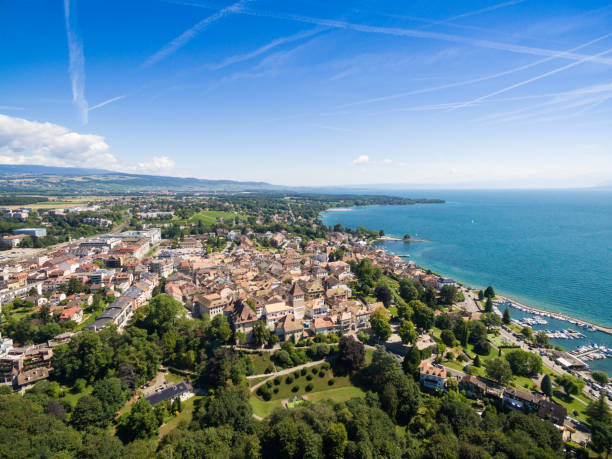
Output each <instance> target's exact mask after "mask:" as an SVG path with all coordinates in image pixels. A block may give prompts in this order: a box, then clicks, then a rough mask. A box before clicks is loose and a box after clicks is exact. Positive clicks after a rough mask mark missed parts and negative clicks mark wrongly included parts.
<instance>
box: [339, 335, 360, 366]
mask: <svg viewBox="0 0 612 459" xmlns="http://www.w3.org/2000/svg"><path fill="white" fill-rule="evenodd" d="M364 361H365V346H364V345H363V343H361V342H359V341H356V340H355V338H353V337H352V336H343V337H342V338H340V345H339V349H338V363H339V364H340V365H341V366H342V367H344V368H345V369H347V370H349V371H355V370H358V369H359V368H361V367H362V366H363V363H364Z"/></svg>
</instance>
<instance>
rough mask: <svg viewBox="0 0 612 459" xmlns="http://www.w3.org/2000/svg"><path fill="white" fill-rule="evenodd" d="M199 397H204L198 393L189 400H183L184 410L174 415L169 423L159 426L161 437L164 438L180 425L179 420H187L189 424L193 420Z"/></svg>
mask: <svg viewBox="0 0 612 459" xmlns="http://www.w3.org/2000/svg"><path fill="white" fill-rule="evenodd" d="M199 398H202V397H199V396H197V395H196V396H194V397H191V398H190V399H189V400H185V401H184V402H183V410H182V411H181V412H180V413H179V414H178V415H176V416H172V418H171V419H170V420H169V421H168V422H167V423H165V424H163V425H162V426H161V427H160V428H159V438H162V437H163V436H164V435H166V434H167V433H168V432H170V431H171V430H172V429H175V428H176V427H177V426H178V424H179V422H181V421H183V420H184V421H186V422H187V424H189V423H190V422H191V419H192V418H193V410H194V404H195V401H196V399H199Z"/></svg>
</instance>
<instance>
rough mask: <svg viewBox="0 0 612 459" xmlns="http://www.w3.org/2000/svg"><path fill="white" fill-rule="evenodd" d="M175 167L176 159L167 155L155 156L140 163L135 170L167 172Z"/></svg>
mask: <svg viewBox="0 0 612 459" xmlns="http://www.w3.org/2000/svg"><path fill="white" fill-rule="evenodd" d="M172 169H174V161H173V160H171V159H170V158H168V157H167V156H154V157H153V159H152V160H151V161H150V162H148V163H147V162H145V163H138V164H137V166H136V167H135V168H134V171H135V172H136V171H139V172H145V173H158V174H167V173H169V172H170V171H171V170H172Z"/></svg>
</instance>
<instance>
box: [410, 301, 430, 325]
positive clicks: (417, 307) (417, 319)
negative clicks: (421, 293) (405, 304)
mask: <svg viewBox="0 0 612 459" xmlns="http://www.w3.org/2000/svg"><path fill="white" fill-rule="evenodd" d="M409 305H410V307H411V308H412V311H413V313H412V322H414V325H416V326H417V327H419V328H422V329H424V330H429V329H430V328H431V327H433V325H434V322H435V315H434V312H433V310H432V309H431V308H429V307H427V306H426V305H425V304H424V303H423V302H422V301H419V300H413V301H411V302H410V303H409Z"/></svg>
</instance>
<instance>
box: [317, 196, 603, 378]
mask: <svg viewBox="0 0 612 459" xmlns="http://www.w3.org/2000/svg"><path fill="white" fill-rule="evenodd" d="M385 194H393V195H396V196H404V197H427V198H440V199H444V200H445V201H446V202H445V203H444V204H423V205H412V206H369V207H356V208H352V209H351V210H350V211H345V212H325V213H324V214H323V215H322V220H323V222H324V223H325V224H327V225H334V224H336V223H341V224H342V225H344V226H348V227H350V228H356V227H357V226H358V225H361V226H364V227H366V228H368V229H384V230H385V233H386V234H387V235H392V236H398V237H401V236H403V235H404V234H405V233H409V234H410V235H411V236H412V237H413V238H418V239H424V240H425V242H403V241H386V242H384V243H382V246H383V247H384V248H385V249H387V250H389V251H391V252H393V253H397V254H409V255H410V257H411V259H413V260H414V261H415V262H416V263H417V264H419V265H422V266H424V267H427V268H429V269H431V270H433V271H435V272H438V273H441V274H444V275H447V276H450V277H453V278H455V279H457V280H459V281H461V282H463V283H465V284H467V285H471V286H474V287H485V286H487V285H492V286H493V287H494V288H495V290H496V291H498V292H500V293H502V294H505V295H507V296H510V297H512V298H515V299H516V300H518V301H520V302H522V303H524V304H527V305H529V306H533V307H537V308H541V309H546V310H549V311H555V312H561V313H565V314H568V315H571V316H575V317H579V318H582V319H584V320H588V321H591V322H594V323H597V324H601V325H605V326H612V190H609V189H608V190H606V189H589V190H537V191H536V190H529V191H525V190H521V191H516V190H512V191H498V190H496V191H480V190H479V191H448V190H433V191H423V190H420V191H418V192H414V191H401V192H392V193H391V192H385ZM568 327H569V324H568ZM601 335H603V334H601ZM603 341H604V342H609V346H611V347H612V336H610V335H607V336H606V337H605V338H603ZM576 344H584V343H576ZM610 362H612V359H608V363H610ZM592 366H593V367H595V366H599V364H594V365H592ZM606 366H607V365H606Z"/></svg>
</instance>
